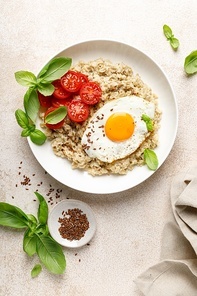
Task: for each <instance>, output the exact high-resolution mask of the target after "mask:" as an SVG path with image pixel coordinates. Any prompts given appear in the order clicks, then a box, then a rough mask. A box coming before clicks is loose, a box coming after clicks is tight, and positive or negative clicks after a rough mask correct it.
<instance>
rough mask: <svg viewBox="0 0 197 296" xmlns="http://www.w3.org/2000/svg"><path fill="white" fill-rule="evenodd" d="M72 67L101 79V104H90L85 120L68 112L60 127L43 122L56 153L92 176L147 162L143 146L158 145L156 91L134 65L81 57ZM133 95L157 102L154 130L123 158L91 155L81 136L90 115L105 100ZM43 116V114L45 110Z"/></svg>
mask: <svg viewBox="0 0 197 296" xmlns="http://www.w3.org/2000/svg"><path fill="white" fill-rule="evenodd" d="M72 70H74V71H79V72H81V73H83V74H85V75H87V76H88V79H89V80H90V81H95V82H98V83H99V85H100V87H101V89H102V98H101V101H100V102H99V103H98V104H96V105H94V106H92V107H91V109H90V116H89V118H88V119H87V120H86V121H85V122H83V123H76V122H72V121H71V120H70V119H69V118H68V116H67V117H66V119H65V123H64V125H63V127H62V128H60V129H58V130H50V129H48V128H46V127H44V125H43V124H42V127H44V128H45V134H46V135H47V137H48V139H49V140H50V142H51V145H52V148H53V151H54V153H55V155H57V156H58V157H62V158H66V159H67V160H68V161H69V162H70V163H71V165H72V168H73V169H80V170H85V171H87V172H88V173H89V174H91V175H93V176H98V175H105V174H120V175H123V174H126V173H127V172H128V171H130V170H132V169H133V168H134V167H135V166H142V165H144V157H143V152H144V149H146V148H149V149H154V148H156V147H157V145H158V129H159V124H160V119H161V111H160V110H159V109H158V98H157V96H156V94H154V93H153V91H152V89H151V88H150V87H149V86H147V85H146V84H145V83H144V82H143V81H142V79H141V77H140V76H139V74H134V73H133V70H132V68H131V67H129V66H127V65H125V64H123V63H117V64H113V63H112V62H110V61H108V60H103V59H101V58H100V59H97V60H94V61H90V62H83V61H80V62H79V63H77V64H76V65H75V66H74V67H72ZM133 95H134V96H137V97H141V98H143V99H144V100H145V101H147V102H151V103H153V104H154V107H155V113H154V119H153V124H154V129H153V131H151V132H149V133H148V134H147V137H146V138H145V140H144V141H143V142H142V143H141V144H140V146H139V147H138V148H137V150H135V151H134V152H133V153H132V154H130V155H128V156H126V157H124V158H123V159H117V160H115V161H112V162H111V163H108V162H105V161H101V160H99V159H98V158H96V157H95V158H92V157H90V156H89V155H88V154H87V153H86V151H85V150H84V147H83V145H82V143H81V140H82V137H83V134H84V132H85V131H86V128H87V126H88V123H89V122H90V120H91V117H92V116H93V115H94V114H95V112H97V111H98V110H99V109H100V108H101V107H102V106H104V105H105V104H106V103H108V102H111V101H112V100H115V99H119V98H122V97H128V96H133ZM40 116H41V118H43V114H42V112H41V114H40Z"/></svg>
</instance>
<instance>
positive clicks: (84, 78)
mask: <svg viewBox="0 0 197 296" xmlns="http://www.w3.org/2000/svg"><path fill="white" fill-rule="evenodd" d="M78 74H79V75H80V79H81V82H82V84H83V83H86V82H88V81H89V79H88V76H87V75H85V74H83V73H78Z"/></svg>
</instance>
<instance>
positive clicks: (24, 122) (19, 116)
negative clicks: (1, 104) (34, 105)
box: [15, 109, 29, 129]
mask: <svg viewBox="0 0 197 296" xmlns="http://www.w3.org/2000/svg"><path fill="white" fill-rule="evenodd" d="M15 117H16V120H17V123H18V125H20V127H22V128H24V129H25V128H28V126H29V119H28V117H27V115H26V113H25V112H24V111H23V110H21V109H17V110H16V111H15Z"/></svg>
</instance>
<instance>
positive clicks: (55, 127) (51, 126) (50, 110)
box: [44, 107, 64, 129]
mask: <svg viewBox="0 0 197 296" xmlns="http://www.w3.org/2000/svg"><path fill="white" fill-rule="evenodd" d="M56 109H57V108H55V107H50V108H48V109H47V111H46V112H45V114H44V121H45V118H46V116H47V115H48V114H49V113H51V112H53V111H55V110H56ZM63 124H64V119H63V120H62V121H60V122H58V123H56V124H50V123H45V125H46V126H47V127H48V128H50V129H58V128H61V127H62V126H63Z"/></svg>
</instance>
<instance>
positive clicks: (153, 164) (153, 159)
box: [144, 149, 159, 171]
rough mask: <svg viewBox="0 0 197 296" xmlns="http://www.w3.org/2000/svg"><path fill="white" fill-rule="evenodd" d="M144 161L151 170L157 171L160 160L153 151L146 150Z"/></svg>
mask: <svg viewBox="0 0 197 296" xmlns="http://www.w3.org/2000/svg"><path fill="white" fill-rule="evenodd" d="M144 161H145V163H146V164H147V166H148V168H149V169H150V170H152V171H155V170H156V169H157V168H158V164H159V163H158V158H157V155H156V153H155V152H154V151H153V150H151V149H145V150H144Z"/></svg>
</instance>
